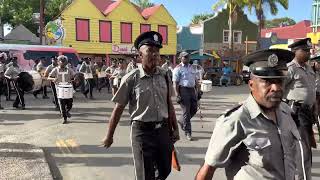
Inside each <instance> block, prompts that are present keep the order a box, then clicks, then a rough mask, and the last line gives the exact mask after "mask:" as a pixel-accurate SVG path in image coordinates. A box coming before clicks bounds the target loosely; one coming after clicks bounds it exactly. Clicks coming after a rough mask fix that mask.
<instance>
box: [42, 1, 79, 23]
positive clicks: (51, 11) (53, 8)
mask: <svg viewBox="0 0 320 180" xmlns="http://www.w3.org/2000/svg"><path fill="white" fill-rule="evenodd" d="M72 1H73V0H47V1H46V5H45V22H46V23H47V22H49V21H52V20H55V19H56V18H57V17H58V16H59V14H60V13H61V12H62V11H63V10H64V9H65V8H66V7H68V6H69V5H70V4H71V3H72Z"/></svg>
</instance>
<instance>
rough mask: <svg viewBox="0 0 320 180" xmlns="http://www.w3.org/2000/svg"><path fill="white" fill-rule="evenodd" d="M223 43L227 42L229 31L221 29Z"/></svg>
mask: <svg viewBox="0 0 320 180" xmlns="http://www.w3.org/2000/svg"><path fill="white" fill-rule="evenodd" d="M223 43H229V31H228V30H223Z"/></svg>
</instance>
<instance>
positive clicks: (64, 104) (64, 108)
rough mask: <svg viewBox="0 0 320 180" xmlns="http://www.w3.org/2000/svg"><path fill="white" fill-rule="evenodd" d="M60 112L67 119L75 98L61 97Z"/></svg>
mask: <svg viewBox="0 0 320 180" xmlns="http://www.w3.org/2000/svg"><path fill="white" fill-rule="evenodd" d="M59 102H60V103H59V105H60V112H61V114H62V117H63V118H64V119H67V112H69V111H70V110H71V109H72V104H73V99H59Z"/></svg>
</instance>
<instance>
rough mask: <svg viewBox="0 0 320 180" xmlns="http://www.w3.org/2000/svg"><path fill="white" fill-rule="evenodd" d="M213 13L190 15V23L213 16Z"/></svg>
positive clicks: (197, 22) (196, 22)
mask: <svg viewBox="0 0 320 180" xmlns="http://www.w3.org/2000/svg"><path fill="white" fill-rule="evenodd" d="M213 16H214V14H197V15H194V16H193V17H192V20H191V24H199V23H200V22H201V21H204V20H206V19H209V18H211V17H213Z"/></svg>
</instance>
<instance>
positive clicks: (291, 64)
mask: <svg viewBox="0 0 320 180" xmlns="http://www.w3.org/2000/svg"><path fill="white" fill-rule="evenodd" d="M293 65H295V63H294V62H293V61H291V62H289V63H287V67H290V66H293Z"/></svg>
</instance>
